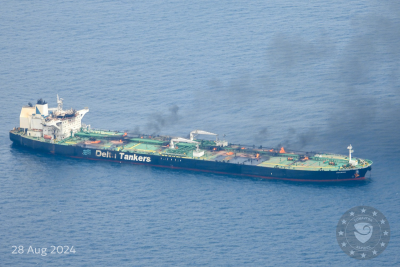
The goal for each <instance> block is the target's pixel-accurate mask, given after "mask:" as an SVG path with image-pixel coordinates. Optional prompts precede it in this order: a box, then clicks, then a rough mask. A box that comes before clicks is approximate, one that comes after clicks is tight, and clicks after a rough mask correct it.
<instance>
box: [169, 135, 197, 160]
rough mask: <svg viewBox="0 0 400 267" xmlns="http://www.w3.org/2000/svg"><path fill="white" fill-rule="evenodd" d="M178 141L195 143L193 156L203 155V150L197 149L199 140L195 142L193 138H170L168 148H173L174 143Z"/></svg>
mask: <svg viewBox="0 0 400 267" xmlns="http://www.w3.org/2000/svg"><path fill="white" fill-rule="evenodd" d="M179 142H182V143H191V144H196V150H193V157H197V158H199V157H201V156H203V155H204V150H200V149H199V142H196V141H193V140H189V139H186V138H180V137H179V138H174V139H171V142H170V144H169V148H170V149H174V148H175V143H179Z"/></svg>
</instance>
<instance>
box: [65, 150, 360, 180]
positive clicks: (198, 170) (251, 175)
mask: <svg viewBox="0 0 400 267" xmlns="http://www.w3.org/2000/svg"><path fill="white" fill-rule="evenodd" d="M69 157H71V158H77V159H89V160H100V161H111V162H119V163H131V164H137V165H145V166H152V167H158V168H169V169H180V170H188V171H197V172H210V173H218V174H224V175H239V176H248V177H257V178H263V179H273V180H286V181H298V182H344V181H360V180H364V179H365V177H358V178H349V179H342V180H308V179H290V178H278V177H269V176H261V175H255V174H243V173H230V172H221V171H211V170H202V169H192V168H184V167H173V166H164V165H155V164H145V163H139V162H126V161H120V160H112V159H96V158H85V157H78V156H69Z"/></svg>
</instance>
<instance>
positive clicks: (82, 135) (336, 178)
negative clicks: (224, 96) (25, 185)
mask: <svg viewBox="0 0 400 267" xmlns="http://www.w3.org/2000/svg"><path fill="white" fill-rule="evenodd" d="M88 111H89V109H88V108H84V109H81V110H75V109H69V110H64V109H63V99H62V98H59V97H58V95H57V107H55V108H49V107H48V104H47V103H46V102H45V101H43V100H42V99H39V100H38V101H37V104H36V105H32V104H31V103H29V104H28V105H27V106H24V107H22V109H21V113H20V125H19V127H15V128H14V129H13V130H11V131H10V139H11V141H12V142H14V144H17V145H20V146H24V147H28V148H31V149H35V150H41V151H44V152H47V153H51V154H55V155H62V156H68V157H73V158H79V159H86V160H103V161H111V162H119V163H131V164H137V165H147V166H151V167H162V168H170V169H184V170H189V171H198V172H212V173H218V174H226V175H238V176H249V177H260V178H265V179H280V180H291V181H301V182H341V181H352V180H353V181H354V180H364V179H365V176H366V173H367V171H370V170H371V165H372V161H370V160H367V159H361V158H355V157H352V152H354V151H353V150H352V146H351V145H349V146H348V147H347V149H348V150H349V154H348V156H347V155H337V154H331V153H316V152H290V151H285V149H284V148H283V147H282V148H280V149H274V148H264V147H262V146H260V147H255V146H243V145H238V144H231V143H228V142H227V141H226V140H219V139H218V135H217V134H215V133H211V132H207V131H203V130H194V131H192V132H191V133H190V138H182V137H173V136H160V135H146V134H130V133H127V132H120V131H110V130H108V131H106V130H98V129H97V130H96V129H92V128H91V127H90V125H87V124H83V123H82V118H83V116H84V115H85V114H86V113H87V112H88ZM201 136H203V138H204V137H205V136H208V139H207V138H206V139H201V138H200V137H201ZM210 139H212V140H210Z"/></svg>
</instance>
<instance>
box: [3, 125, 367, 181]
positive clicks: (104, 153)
mask: <svg viewBox="0 0 400 267" xmlns="http://www.w3.org/2000/svg"><path fill="white" fill-rule="evenodd" d="M10 139H11V140H12V141H13V142H14V143H15V144H17V145H21V146H24V147H28V148H32V149H35V150H41V151H44V152H48V153H51V154H56V155H63V156H67V157H72V158H79V159H87V160H102V161H111V162H120V163H131V164H137V165H147V166H152V167H161V168H170V169H183V170H189V171H197V172H211V173H218V174H228V175H239V176H248V177H258V178H264V179H279V180H289V181H299V182H342V181H357V180H364V179H365V175H366V173H367V171H368V170H371V167H370V166H369V167H367V168H362V169H357V170H355V169H350V170H340V171H303V170H292V169H282V168H268V167H259V166H255V165H246V164H234V163H227V162H216V161H207V160H198V159H191V158H181V157H173V156H168V155H156V154H141V153H126V152H119V151H111V150H104V149H97V148H91V147H81V146H74V145H61V144H53V143H50V142H42V141H38V140H34V139H30V138H25V137H23V136H21V135H18V134H14V133H12V132H10Z"/></svg>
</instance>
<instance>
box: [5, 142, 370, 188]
mask: <svg viewBox="0 0 400 267" xmlns="http://www.w3.org/2000/svg"><path fill="white" fill-rule="evenodd" d="M10 152H11V154H12V155H13V156H15V157H18V158H20V157H21V156H22V157H24V158H25V159H27V158H29V159H31V160H33V161H35V160H37V161H38V162H37V163H50V164H52V165H53V164H54V163H55V162H57V164H58V162H60V163H61V162H65V160H66V159H68V164H71V163H72V164H75V163H78V162H80V163H82V162H85V163H86V164H95V165H97V164H101V166H105V165H107V164H108V166H112V167H113V168H116V167H117V166H121V165H124V166H128V165H134V166H131V167H132V168H141V169H142V170H144V169H148V170H154V171H155V170H157V171H156V172H157V175H161V172H162V173H165V174H172V175H173V174H176V175H179V176H181V175H189V176H191V177H193V176H202V177H206V178H208V179H218V180H221V179H222V180H226V181H229V180H232V181H257V182H262V183H266V185H268V184H274V185H279V184H282V185H285V186H299V187H307V188H320V189H321V188H352V187H354V188H356V187H362V186H368V185H370V184H372V183H373V178H371V177H370V176H369V177H367V178H366V179H365V180H361V181H342V182H299V181H287V180H280V179H272V178H271V179H269V178H260V177H250V176H245V175H243V176H242V175H234V174H220V173H213V172H198V171H191V170H182V169H171V168H164V167H155V166H146V165H136V164H132V163H127V162H122V163H120V162H110V161H102V162H99V161H96V160H89V159H88V160H82V159H78V158H72V157H68V156H63V155H58V154H52V153H49V152H46V151H38V150H35V149H32V148H29V147H25V146H21V145H18V144H15V143H12V144H11V145H10ZM49 161H50V162H49ZM368 175H370V173H368ZM168 176H170V175H168Z"/></svg>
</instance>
